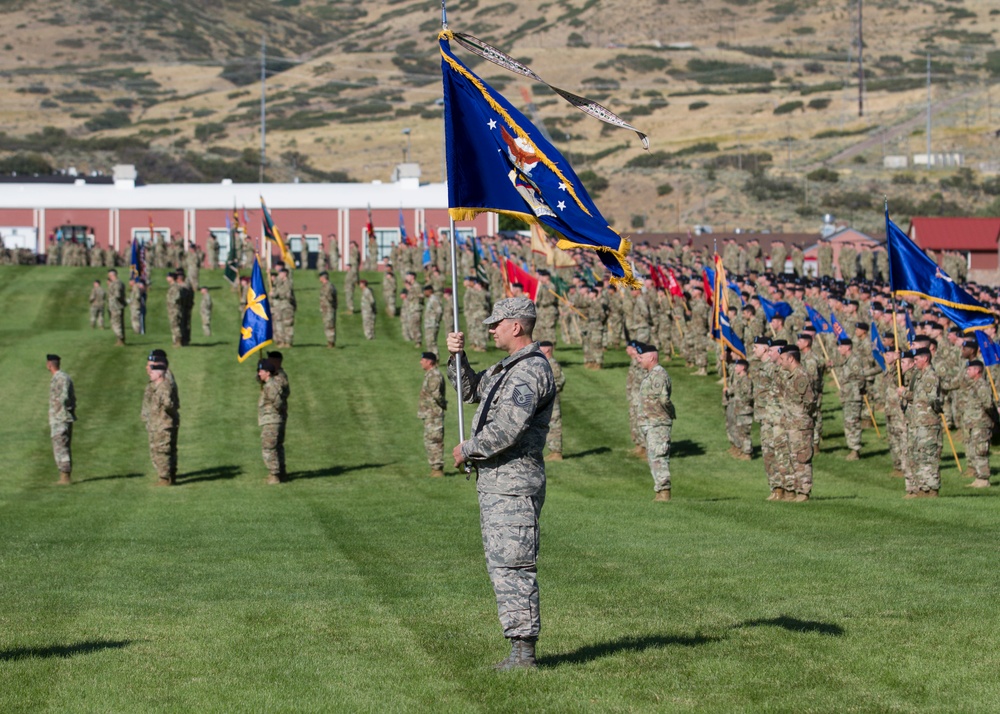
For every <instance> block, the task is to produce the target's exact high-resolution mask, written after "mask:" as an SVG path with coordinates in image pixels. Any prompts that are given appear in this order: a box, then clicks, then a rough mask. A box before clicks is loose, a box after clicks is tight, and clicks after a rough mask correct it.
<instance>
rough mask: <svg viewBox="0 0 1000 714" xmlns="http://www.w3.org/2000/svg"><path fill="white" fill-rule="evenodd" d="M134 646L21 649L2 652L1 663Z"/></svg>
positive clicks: (97, 643) (109, 643)
mask: <svg viewBox="0 0 1000 714" xmlns="http://www.w3.org/2000/svg"><path fill="white" fill-rule="evenodd" d="M130 644H132V641H131V640H92V641H88V642H77V643H75V644H72V645H53V646H52V647H19V648H17V649H12V650H0V662H11V661H13V660H18V659H28V658H30V657H38V658H40V659H48V658H51V657H72V656H73V655H78V654H94V653H95V652H100V651H101V650H120V649H124V648H126V647H128V646H129V645H130Z"/></svg>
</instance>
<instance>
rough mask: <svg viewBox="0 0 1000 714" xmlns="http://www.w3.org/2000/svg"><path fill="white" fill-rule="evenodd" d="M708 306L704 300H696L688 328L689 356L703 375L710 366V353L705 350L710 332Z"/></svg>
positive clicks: (692, 305)
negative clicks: (706, 338)
mask: <svg viewBox="0 0 1000 714" xmlns="http://www.w3.org/2000/svg"><path fill="white" fill-rule="evenodd" d="M708 312H709V310H708V304H707V303H706V302H705V301H704V300H700V299H699V300H695V301H694V302H693V303H692V304H691V321H690V322H688V324H687V325H686V327H687V335H686V337H687V342H688V354H689V356H690V358H691V360H692V361H693V362H694V366H695V367H697V368H698V373H699V374H701V373H702V372H703V371H704V370H705V368H706V367H707V366H708V352H707V351H706V348H705V336H706V334H707V332H708Z"/></svg>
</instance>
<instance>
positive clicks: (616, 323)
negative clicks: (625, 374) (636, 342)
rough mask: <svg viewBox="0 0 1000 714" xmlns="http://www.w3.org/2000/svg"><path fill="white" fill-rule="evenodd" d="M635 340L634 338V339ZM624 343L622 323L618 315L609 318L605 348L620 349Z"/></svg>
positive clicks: (605, 333)
mask: <svg viewBox="0 0 1000 714" xmlns="http://www.w3.org/2000/svg"><path fill="white" fill-rule="evenodd" d="M633 339H634V338H633ZM621 341H622V321H621V318H620V317H618V316H617V315H612V316H610V317H608V326H607V330H605V332H604V346H605V347H606V348H609V349H618V345H620V344H621Z"/></svg>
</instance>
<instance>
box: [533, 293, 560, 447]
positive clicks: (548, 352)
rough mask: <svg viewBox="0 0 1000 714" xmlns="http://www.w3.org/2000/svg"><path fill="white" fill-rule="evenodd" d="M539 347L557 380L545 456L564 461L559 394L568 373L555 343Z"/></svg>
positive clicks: (541, 343) (542, 344)
mask: <svg viewBox="0 0 1000 714" xmlns="http://www.w3.org/2000/svg"><path fill="white" fill-rule="evenodd" d="M535 309H536V310H537V309H538V308H537V306H536V307H535ZM538 347H539V349H541V351H542V354H543V355H545V359H547V360H548V361H549V366H550V367H551V368H552V378H553V379H554V380H555V385H556V395H555V397H554V398H553V400H552V418H551V419H549V435H548V436H547V437H546V438H545V446H546V448H548V450H549V453H548V455H547V456H546V457H545V460H546V461H562V460H563V455H562V450H563V439H562V409H561V408H560V406H559V394H560V393H561V392H562V390H563V387H564V386H565V385H566V375H564V374H563V371H562V367H561V366H559V363H558V362H557V361H556V358H555V356H554V355H553V345H552V343H551V342H549V341H548V340H543V341H542V342H539V343H538Z"/></svg>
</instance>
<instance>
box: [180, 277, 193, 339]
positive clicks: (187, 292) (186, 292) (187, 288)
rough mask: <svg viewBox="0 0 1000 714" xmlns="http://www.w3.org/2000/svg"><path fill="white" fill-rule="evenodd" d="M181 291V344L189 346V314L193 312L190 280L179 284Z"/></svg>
mask: <svg viewBox="0 0 1000 714" xmlns="http://www.w3.org/2000/svg"><path fill="white" fill-rule="evenodd" d="M180 289H181V344H182V345H189V344H191V313H192V312H194V289H193V288H192V287H191V281H190V280H184V281H183V282H182V283H180Z"/></svg>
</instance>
